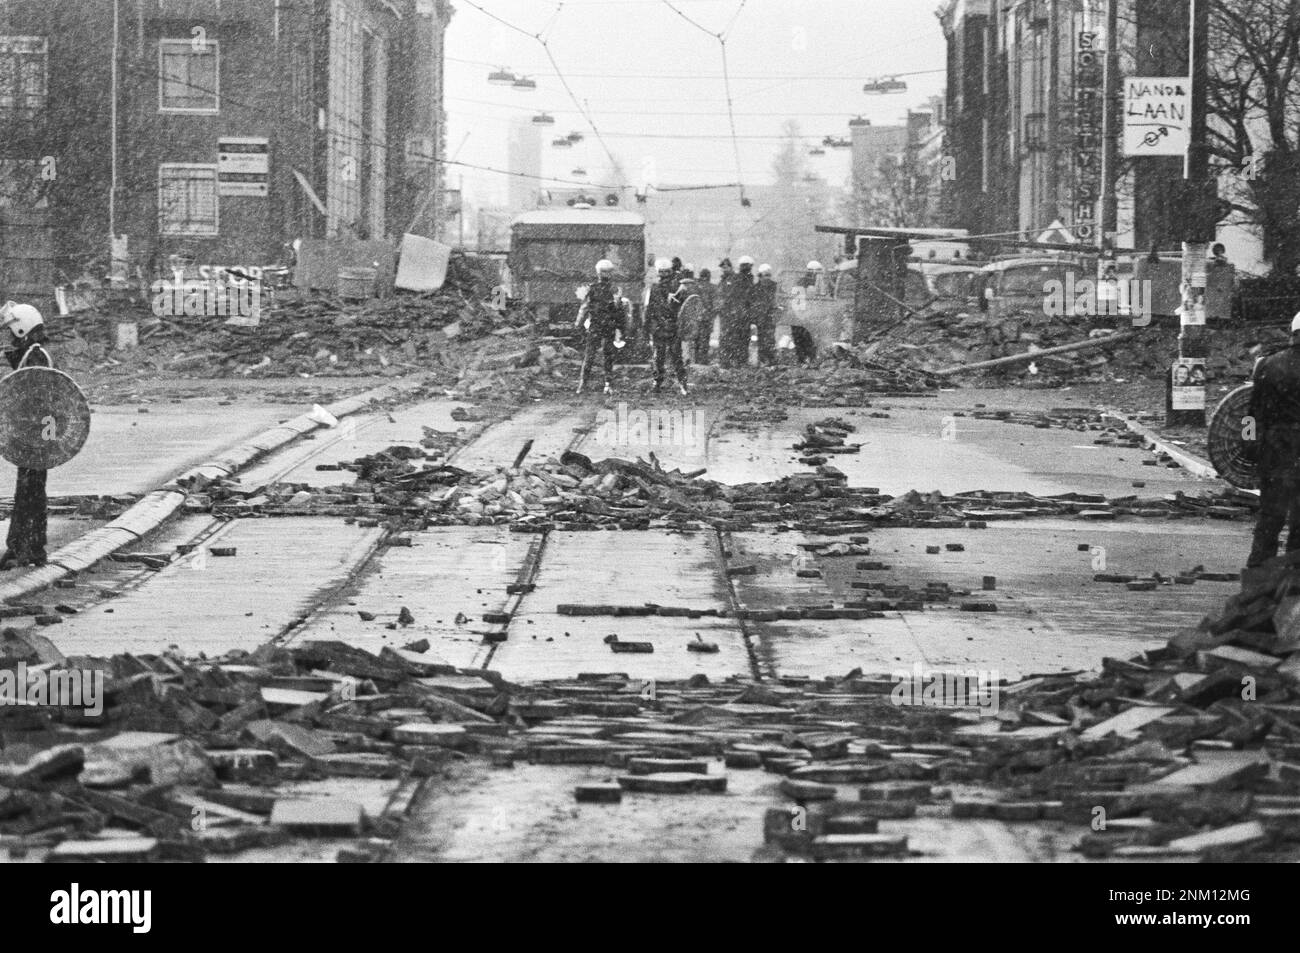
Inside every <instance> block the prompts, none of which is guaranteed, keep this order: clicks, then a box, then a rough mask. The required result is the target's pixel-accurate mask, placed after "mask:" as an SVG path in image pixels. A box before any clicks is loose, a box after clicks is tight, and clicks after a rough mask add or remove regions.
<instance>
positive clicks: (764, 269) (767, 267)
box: [758, 264, 772, 275]
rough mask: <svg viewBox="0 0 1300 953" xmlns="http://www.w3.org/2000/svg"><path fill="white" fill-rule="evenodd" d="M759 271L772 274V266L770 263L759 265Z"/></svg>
mask: <svg viewBox="0 0 1300 953" xmlns="http://www.w3.org/2000/svg"><path fill="white" fill-rule="evenodd" d="M758 273H759V274H760V275H770V274H771V273H772V266H771V265H768V264H762V265H759V266H758Z"/></svg>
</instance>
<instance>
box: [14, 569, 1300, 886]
mask: <svg viewBox="0 0 1300 953" xmlns="http://www.w3.org/2000/svg"><path fill="white" fill-rule="evenodd" d="M832 545H834V544H832ZM954 594H960V593H955V592H952V591H949V592H944V593H939V592H928V591H927V593H925V594H922V595H923V596H925V597H930V596H933V597H935V598H940V597H946V596H950V595H954ZM654 638H655V639H656V641H662V640H663V639H680V638H681V637H680V636H678V635H670V634H667V633H665V634H664V635H662V636H658V637H654ZM629 644H631V643H629ZM637 644H640V643H637ZM647 644H650V645H652V646H653V643H647ZM428 648H429V647H428V644H427V643H415V644H411V645H409V646H407V647H405V648H403V649H394V648H386V649H384V650H383V651H382V652H381V653H380V654H379V655H374V654H371V653H368V652H365V651H362V650H360V649H357V648H353V647H350V646H347V645H345V644H342V643H338V642H307V643H304V644H302V645H300V646H296V647H293V648H288V649H286V648H281V647H276V646H273V645H267V646H264V647H262V648H261V649H259V650H257V651H256V652H254V653H251V654H249V653H230V654H228V655H226V656H224V657H222V658H219V659H215V660H206V659H199V660H193V659H190V660H186V659H183V658H180V657H177V656H174V655H171V654H163V655H157V656H132V655H118V656H114V657H113V658H109V659H104V658H90V657H74V658H65V657H64V656H63V655H62V654H61V653H59V651H58V649H57V648H56V647H55V646H54V645H53V644H52V643H50V642H49V640H47V639H45V638H43V637H42V636H40V635H39V634H37V633H35V632H34V631H32V630H29V631H24V632H19V631H15V630H12V629H11V630H6V631H5V632H4V637H3V639H2V640H0V672H4V673H6V675H14V674H17V673H19V672H22V671H24V670H26V671H27V672H29V673H30V672H32V671H53V670H55V669H79V670H97V671H100V672H102V673H103V676H104V680H105V682H104V694H103V702H104V704H103V707H102V710H101V711H99V712H90V711H86V710H82V709H79V708H53V707H47V706H45V705H40V704H31V703H26V704H6V705H3V706H0V740H2V741H3V748H2V749H0V848H2V849H4V850H5V851H7V852H8V853H9V854H10V855H11V856H26V857H29V858H43V859H46V860H49V861H84V860H104V859H112V860H157V859H178V860H201V859H203V858H204V857H205V856H207V855H209V854H232V853H238V852H242V851H245V850H249V849H253V848H273V847H276V846H278V845H282V844H284V843H285V842H286V841H288V840H290V839H292V838H299V837H301V838H308V837H311V838H322V837H323V838H329V839H331V840H327V841H326V842H325V843H329V844H330V845H331V849H332V850H335V851H336V856H337V859H339V860H347V861H371V860H377V859H382V858H383V857H385V856H386V854H387V851H388V849H389V846H390V843H391V840H392V838H393V837H394V836H395V834H396V832H397V830H398V829H399V826H400V824H401V821H402V818H403V816H404V811H405V808H406V806H407V805H409V803H410V801H411V797H412V796H413V794H414V790H415V787H416V786H417V785H418V783H419V782H420V781H421V779H424V778H428V777H440V776H442V775H443V774H445V773H446V772H448V771H452V770H454V766H455V765H456V764H458V763H460V762H463V761H468V762H480V761H481V762H484V763H488V764H491V765H492V766H494V767H496V768H509V767H511V766H513V765H515V764H516V763H517V762H519V761H521V760H527V761H529V762H531V763H533V764H536V765H540V766H574V765H578V766H586V768H587V769H589V770H587V771H586V772H585V777H584V778H583V779H582V780H581V781H580V782H579V783H577V784H576V786H575V787H574V789H573V797H574V798H575V799H576V800H577V801H578V802H580V803H582V804H587V805H592V807H591V808H590V809H592V810H597V809H599V810H606V809H608V810H618V808H617V807H616V806H614V805H616V804H617V803H618V802H621V801H622V800H624V799H626V798H639V797H648V796H663V795H677V796H682V797H688V798H689V797H709V798H727V797H733V796H738V795H737V793H736V789H738V788H743V790H745V791H746V792H748V793H747V799H744V800H742V801H739V802H737V803H738V804H743V805H745V807H743V808H738V811H740V815H743V814H746V813H748V814H749V816H752V808H750V807H749V806H748V805H750V804H752V795H753V794H754V793H755V792H756V791H757V792H759V793H760V794H764V792H766V793H765V795H764V796H767V797H770V798H771V802H770V807H769V808H768V809H767V810H766V813H765V814H764V815H763V817H762V818H761V821H759V822H757V823H756V827H755V829H754V845H755V857H756V858H758V859H784V858H789V857H799V858H803V857H807V858H812V859H816V860H824V861H833V860H840V859H864V858H865V859H869V858H882V857H906V856H910V855H914V854H916V853H917V852H918V848H917V847H916V844H915V839H914V835H915V834H916V829H914V828H912V827H911V826H910V825H911V823H912V822H913V820H914V819H929V820H928V821H926V823H928V824H929V825H930V827H929V829H930V830H931V831H933V823H934V821H935V820H936V819H938V820H942V821H945V822H960V821H962V820H963V819H981V818H986V819H993V820H997V821H1002V822H1005V823H1036V824H1043V825H1051V826H1052V827H1051V829H1052V830H1053V831H1055V832H1056V833H1057V834H1060V835H1062V836H1065V837H1068V838H1069V840H1070V842H1071V844H1072V846H1073V847H1074V849H1076V850H1077V851H1079V852H1081V853H1082V854H1084V855H1085V856H1088V857H1122V858H1129V859H1145V858H1156V857H1169V856H1173V857H1191V858H1196V857H1201V858H1207V859H1229V858H1239V857H1245V856H1249V857H1252V858H1255V859H1289V860H1294V859H1297V858H1300V848H1298V847H1297V845H1298V844H1300V557H1297V558H1295V559H1291V560H1290V561H1288V560H1287V559H1285V558H1280V559H1278V560H1275V561H1274V562H1272V563H1270V564H1269V565H1268V566H1266V567H1264V568H1263V569H1261V570H1257V571H1252V572H1251V573H1250V574H1249V575H1248V576H1247V578H1246V580H1245V582H1244V584H1243V588H1242V590H1241V592H1239V593H1238V594H1237V595H1235V596H1233V597H1232V598H1231V599H1229V600H1228V601H1227V603H1226V604H1225V606H1224V607H1223V609H1222V610H1221V611H1220V612H1218V613H1216V614H1214V615H1212V616H1210V617H1207V618H1206V619H1205V620H1204V621H1203V622H1202V623H1201V624H1200V625H1199V626H1198V627H1197V628H1195V629H1190V630H1186V631H1184V632H1181V633H1179V634H1178V635H1177V636H1175V637H1174V638H1173V639H1171V640H1170V641H1169V643H1168V644H1167V645H1166V646H1163V647H1161V648H1159V649H1156V650H1152V651H1148V652H1146V653H1143V654H1142V655H1140V656H1138V657H1135V658H1132V659H1129V660H1119V659H1106V660H1104V662H1103V665H1102V668H1101V671H1100V672H1097V673H1092V674H1084V675H1079V674H1068V673H1065V674H1056V675H1041V676H1032V677H1029V678H1027V679H1025V680H1022V681H1020V682H1017V683H1014V684H1006V683H1002V682H996V683H989V684H986V685H984V686H982V691H983V692H984V693H985V694H984V695H981V696H977V697H974V698H970V697H968V698H965V699H957V700H950V699H947V696H946V695H944V694H943V691H945V689H942V688H941V689H940V693H939V695H937V696H936V697H937V698H939V699H941V700H940V701H938V702H935V701H928V700H927V697H928V696H927V694H926V693H923V692H921V691H920V690H919V689H918V690H915V691H913V690H911V687H910V686H909V684H908V682H907V680H906V678H905V676H904V674H903V673H880V674H875V675H871V674H864V673H863V672H862V671H860V670H855V671H853V672H850V673H848V674H847V675H845V676H842V677H834V678H824V679H810V678H799V677H787V678H780V679H777V680H774V681H768V682H757V681H754V680H753V679H751V678H747V677H734V678H729V679H727V680H725V681H723V682H714V683H711V682H710V681H709V679H707V678H706V677H705V676H703V675H696V676H694V677H693V678H691V679H689V680H686V681H679V682H658V683H655V682H646V681H644V680H639V679H633V678H629V677H627V676H626V675H619V674H600V675H584V676H579V677H578V678H575V679H564V680H555V681H547V682H542V683H538V684H533V685H529V686H522V685H518V684H511V683H509V682H507V681H506V680H504V679H503V678H501V677H500V676H499V675H498V674H497V673H494V672H491V671H483V670H478V669H473V670H471V669H458V668H455V667H453V666H451V665H448V664H446V663H445V662H443V661H441V660H440V659H438V658H437V657H436V656H434V655H432V654H431V653H429V651H428ZM949 677H950V678H954V677H955V676H952V675H950V676H949ZM942 684H944V683H943V682H941V683H940V685H942ZM927 692H928V689H927ZM739 772H763V773H766V774H770V775H772V778H771V780H770V781H766V782H764V781H760V782H759V783H758V784H757V786H756V785H755V783H754V780H753V778H754V776H753V775H751V776H750V780H746V781H745V782H744V783H743V784H741V781H740V780H739V779H738V778H737V777H736V775H737V773H739ZM760 776H761V775H760ZM557 777H560V776H557ZM336 778H347V779H368V780H370V781H387V782H390V783H391V785H392V795H391V797H390V798H389V799H388V804H387V806H386V807H385V808H384V809H383V810H382V811H377V812H373V813H367V811H366V810H365V809H364V808H363V807H362V806H361V805H360V804H358V803H356V802H355V801H353V800H350V799H349V798H348V797H346V796H341V795H338V794H335V795H333V796H324V795H318V796H314V797H313V796H305V795H304V794H303V792H302V787H301V786H302V784H303V783H304V782H311V781H313V780H315V781H320V782H323V783H328V782H329V780H330V779H336ZM733 782H735V783H734V784H733ZM557 783H565V784H573V775H572V772H569V773H566V774H564V775H562V778H560V779H559V780H557ZM597 805H603V806H601V807H597ZM584 809H587V808H584ZM740 815H738V816H740ZM931 836H932V834H931ZM334 841H338V844H337V845H335V844H334Z"/></svg>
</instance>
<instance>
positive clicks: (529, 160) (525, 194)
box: [506, 116, 543, 212]
mask: <svg viewBox="0 0 1300 953" xmlns="http://www.w3.org/2000/svg"><path fill="white" fill-rule="evenodd" d="M542 129H543V127H541V126H538V125H537V124H536V123H534V122H533V121H532V118H531V117H528V116H524V117H518V118H516V119H515V120H514V121H512V122H511V124H510V132H509V133H508V136H509V138H508V139H507V141H506V168H507V169H508V170H509V171H510V172H511V173H512V174H511V176H510V181H509V185H508V188H509V198H508V199H507V201H506V206H507V207H508V208H511V209H514V210H515V211H516V212H523V211H526V210H528V209H533V208H537V206H538V204H539V201H538V190H539V188H540V186H541V178H542Z"/></svg>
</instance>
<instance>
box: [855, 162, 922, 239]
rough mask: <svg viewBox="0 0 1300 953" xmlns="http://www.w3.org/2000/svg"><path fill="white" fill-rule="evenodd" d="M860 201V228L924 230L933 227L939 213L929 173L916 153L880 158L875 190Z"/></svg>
mask: <svg viewBox="0 0 1300 953" xmlns="http://www.w3.org/2000/svg"><path fill="white" fill-rule="evenodd" d="M854 194H855V195H859V196H861V197H860V198H859V199H858V200H857V204H858V206H859V208H858V209H857V212H858V216H857V217H859V218H861V219H862V221H860V222H859V223H858V224H870V225H878V226H885V227H893V228H924V227H927V226H930V225H933V224H934V223H935V221H936V219H937V218H938V215H939V209H938V208H936V207H934V206H935V203H934V202H933V201H931V196H932V194H933V193H932V191H931V187H930V173H929V171H928V170H927V169H926V168H925V167H924V166H923V165H922V164H921V162H920V161H919V159H918V157H917V154H916V150H915V149H913V148H910V147H909V148H907V149H906V150H904V151H903V153H902V154H900V155H892V154H887V155H884V156H881V158H880V161H879V162H878V163H877V164H876V175H875V177H874V180H873V182H872V187H871V188H870V189H868V190H866V192H865V195H863V194H862V193H861V191H860V190H858V189H854Z"/></svg>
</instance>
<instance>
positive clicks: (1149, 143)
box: [1124, 76, 1192, 156]
mask: <svg viewBox="0 0 1300 953" xmlns="http://www.w3.org/2000/svg"><path fill="white" fill-rule="evenodd" d="M1191 116H1192V87H1191V84H1190V83H1188V81H1187V77H1186V76H1130V77H1129V78H1128V79H1126V80H1124V154H1125V155H1130V156H1180V155H1182V154H1183V153H1185V152H1186V151H1187V144H1188V140H1189V137H1190V131H1191Z"/></svg>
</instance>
